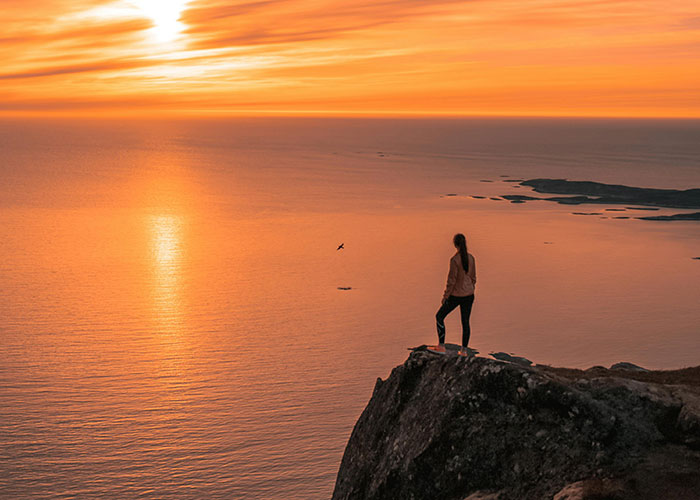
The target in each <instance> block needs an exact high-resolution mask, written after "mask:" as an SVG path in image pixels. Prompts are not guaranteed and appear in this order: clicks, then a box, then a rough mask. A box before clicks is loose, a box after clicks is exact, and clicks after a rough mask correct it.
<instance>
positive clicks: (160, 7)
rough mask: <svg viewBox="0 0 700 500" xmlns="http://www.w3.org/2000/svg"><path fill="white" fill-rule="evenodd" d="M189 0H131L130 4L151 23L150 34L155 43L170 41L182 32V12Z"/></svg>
mask: <svg viewBox="0 0 700 500" xmlns="http://www.w3.org/2000/svg"><path fill="white" fill-rule="evenodd" d="M188 2H189V0H132V3H133V4H134V5H135V6H136V7H138V8H139V9H140V10H141V11H143V13H144V15H145V16H146V17H149V18H150V19H151V20H152V21H153V30H152V34H153V37H154V38H155V40H156V41H159V42H167V41H172V40H174V39H175V38H177V36H178V35H179V34H180V31H182V28H183V23H182V22H181V21H180V16H181V15H182V11H183V10H184V9H185V6H186V5H187V3H188Z"/></svg>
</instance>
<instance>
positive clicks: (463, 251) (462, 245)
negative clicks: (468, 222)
mask: <svg viewBox="0 0 700 500" xmlns="http://www.w3.org/2000/svg"><path fill="white" fill-rule="evenodd" d="M452 243H454V244H455V247H456V248H457V250H459V256H460V257H461V258H462V267H463V268H464V272H465V273H468V272H469V256H468V254H467V238H465V237H464V235H463V234H462V233H457V234H455V237H454V238H452Z"/></svg>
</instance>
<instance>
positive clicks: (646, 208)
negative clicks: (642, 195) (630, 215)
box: [625, 207, 661, 212]
mask: <svg viewBox="0 0 700 500" xmlns="http://www.w3.org/2000/svg"><path fill="white" fill-rule="evenodd" d="M625 208H626V209H627V210H648V211H650V212H655V211H657V210H661V209H660V208H655V207H625Z"/></svg>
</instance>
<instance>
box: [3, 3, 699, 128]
mask: <svg viewBox="0 0 700 500" xmlns="http://www.w3.org/2000/svg"><path fill="white" fill-rule="evenodd" d="M135 5H136V4H135V3H134V2H130V1H129V0H35V1H34V2H32V9H27V8H26V3H25V2H20V1H19V0H4V1H3V2H2V3H0V15H1V16H3V19H4V30H3V33H2V35H0V57H2V58H3V62H4V64H3V67H2V69H1V70H0V71H1V73H0V82H1V83H0V85H1V86H2V88H3V90H4V94H5V95H6V96H7V98H6V99H5V101H4V103H3V108H2V109H6V110H10V109H11V110H21V109H27V110H38V109H40V108H41V106H42V105H43V106H45V107H46V109H47V110H48V109H76V110H85V109H90V108H91V107H94V108H95V109H97V108H98V107H99V108H100V109H104V108H105V107H109V106H114V107H115V108H121V107H123V106H131V107H138V108H141V109H143V110H144V112H147V111H148V110H153V111H154V112H155V111H158V110H163V109H168V110H174V111H177V110H178V109H183V110H185V109H198V110H204V111H206V110H208V109H211V110H216V111H221V110H222V109H223V110H226V109H230V110H232V111H235V110H240V109H245V110H259V111H273V110H279V111H309V112H340V113H342V112H355V111H357V110H358V109H365V110H366V111H367V112H401V113H405V112H408V113H411V112H415V113H443V112H455V113H463V114H472V113H477V114H484V113H485V114H491V113H495V114H528V113H529V114H562V113H563V114H577V113H576V112H575V111H576V110H575V109H574V108H575V106H574V105H573V104H572V103H576V102H580V103H581V106H580V107H581V109H580V110H579V112H580V113H584V114H590V113H593V114H601V115H606V114H612V115H625V114H628V115H644V114H655V115H659V114H667V115H669V116H672V115H674V116H675V115H679V116H680V115H684V114H685V115H692V116H700V99H698V92H696V91H694V90H693V89H695V88H700V70H698V69H697V68H700V55H699V54H700V51H698V50H697V48H698V47H700V22H699V21H698V19H700V6H699V5H698V4H697V2H696V1H695V0H675V1H674V2H672V3H669V2H662V1H660V0H659V1H650V2H638V1H632V0H609V1H607V0H529V1H528V2H522V1H521V0H517V1H516V0H472V1H464V0H434V1H431V2H426V1H425V0H377V1H371V0H355V1H349V0H328V1H326V2H323V3H319V2H318V1H316V0H247V1H238V2H231V1H229V0H227V1H223V0H191V1H190V2H189V3H187V4H186V6H185V10H184V11H183V12H182V16H181V18H180V23H182V26H183V29H182V32H181V33H180V35H179V37H178V38H177V39H175V40H173V41H171V42H168V43H164V42H162V41H158V40H156V39H155V38H154V37H153V29H154V24H157V16H156V18H149V17H148V16H146V15H144V12H143V11H140V10H139V9H138V8H137V7H135ZM164 5H165V4H164ZM624 92H629V95H630V96H635V98H634V99H625V98H624V97H622V96H623V95H624ZM644 95H648V103H649V105H648V106H646V107H645V105H644V99H643V96H644ZM85 96H91V97H90V98H87V97H85ZM684 96H685V97H684ZM664 99H666V101H664ZM684 99H685V100H684ZM664 102H666V103H667V108H666V109H665V111H664V108H663V104H664ZM42 103H43V104H42ZM81 103H82V104H81ZM119 103H122V104H119Z"/></svg>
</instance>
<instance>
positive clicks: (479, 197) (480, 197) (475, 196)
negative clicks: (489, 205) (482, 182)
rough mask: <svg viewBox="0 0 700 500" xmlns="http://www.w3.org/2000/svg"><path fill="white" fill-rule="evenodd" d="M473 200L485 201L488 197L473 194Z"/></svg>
mask: <svg viewBox="0 0 700 500" xmlns="http://www.w3.org/2000/svg"><path fill="white" fill-rule="evenodd" d="M472 198H476V199H477V200H483V199H484V198H486V196H477V195H475V194H473V195H472Z"/></svg>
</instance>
